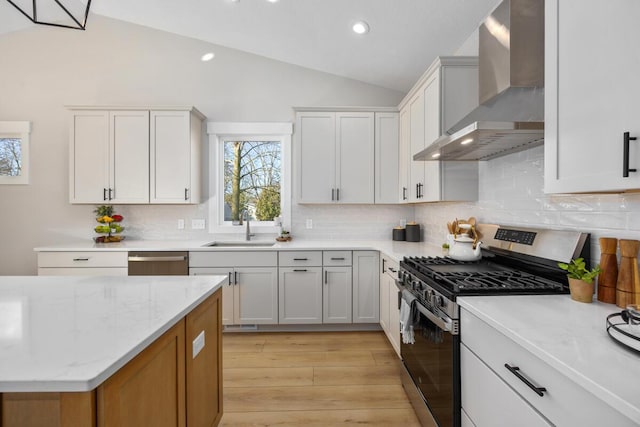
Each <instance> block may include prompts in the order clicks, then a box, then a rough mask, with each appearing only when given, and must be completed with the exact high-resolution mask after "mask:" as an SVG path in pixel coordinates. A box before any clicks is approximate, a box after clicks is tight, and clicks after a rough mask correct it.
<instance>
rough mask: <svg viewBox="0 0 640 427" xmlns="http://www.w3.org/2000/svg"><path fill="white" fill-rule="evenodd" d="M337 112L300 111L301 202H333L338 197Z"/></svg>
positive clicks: (299, 161) (298, 133)
mask: <svg viewBox="0 0 640 427" xmlns="http://www.w3.org/2000/svg"><path fill="white" fill-rule="evenodd" d="M335 122H336V118H335V113H298V115H297V123H296V125H297V126H296V134H297V140H298V144H297V148H296V150H297V151H298V162H297V163H298V168H297V177H298V179H297V184H298V201H299V202H300V203H331V202H332V195H333V198H334V199H335V189H336V188H335V184H336V183H335V176H336V169H335V163H336V160H335V159H336V124H335Z"/></svg>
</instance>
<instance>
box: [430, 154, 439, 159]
mask: <svg viewBox="0 0 640 427" xmlns="http://www.w3.org/2000/svg"><path fill="white" fill-rule="evenodd" d="M438 157H440V153H434V154H432V155H431V158H432V159H437V158H438Z"/></svg>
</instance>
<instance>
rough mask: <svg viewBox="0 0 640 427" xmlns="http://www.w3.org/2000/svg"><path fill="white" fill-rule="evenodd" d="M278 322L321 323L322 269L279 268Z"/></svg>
mask: <svg viewBox="0 0 640 427" xmlns="http://www.w3.org/2000/svg"><path fill="white" fill-rule="evenodd" d="M278 288H279V290H278V299H279V305H278V311H279V321H280V323H281V324H284V323H322V267H303V268H298V267H280V280H279V284H278Z"/></svg>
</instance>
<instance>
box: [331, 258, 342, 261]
mask: <svg viewBox="0 0 640 427" xmlns="http://www.w3.org/2000/svg"><path fill="white" fill-rule="evenodd" d="M331 261H344V258H331Z"/></svg>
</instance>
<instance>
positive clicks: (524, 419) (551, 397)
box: [460, 309, 636, 427]
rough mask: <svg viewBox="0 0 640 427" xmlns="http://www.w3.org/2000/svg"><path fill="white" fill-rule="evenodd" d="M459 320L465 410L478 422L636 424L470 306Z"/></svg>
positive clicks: (482, 424)
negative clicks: (493, 324)
mask: <svg viewBox="0 0 640 427" xmlns="http://www.w3.org/2000/svg"><path fill="white" fill-rule="evenodd" d="M460 322H461V324H460V331H461V341H462V345H461V364H460V366H461V368H460V369H461V389H462V409H463V411H464V412H465V413H466V415H467V416H468V417H469V418H470V420H471V421H472V422H473V425H475V426H476V427H485V426H490V427H494V426H514V425H518V426H547V425H558V426H593V427H596V426H605V425H606V426H616V427H622V426H632V425H636V424H635V423H634V422H633V421H631V420H630V419H628V418H626V417H625V416H623V415H622V414H621V413H620V412H618V411H616V410H615V409H614V408H612V407H611V406H609V405H608V404H607V403H606V402H604V401H602V400H600V399H599V398H598V397H596V396H595V395H593V394H592V393H590V392H589V391H587V390H586V389H585V388H583V387H582V386H580V385H579V384H577V383H575V382H574V381H573V380H571V379H569V378H568V377H567V376H565V375H564V374H563V373H562V372H561V371H558V370H557V369H555V368H554V367H552V366H551V365H549V364H547V363H546V362H544V361H543V360H541V359H539V358H538V357H537V356H535V355H533V354H532V353H530V352H529V351H528V350H526V349H525V348H523V347H521V346H520V345H519V344H518V343H516V342H515V341H513V340H512V339H510V338H509V337H507V336H506V335H504V334H502V333H501V332H499V331H498V330H497V329H494V328H493V327H491V326H490V325H489V324H487V323H485V322H484V321H483V320H481V319H480V318H478V317H476V316H475V315H473V314H472V313H470V312H469V311H468V310H465V309H461V312H460ZM509 368H511V369H509ZM527 383H529V384H527ZM542 388H544V389H545V390H541V389H542ZM536 389H537V390H536Z"/></svg>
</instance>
